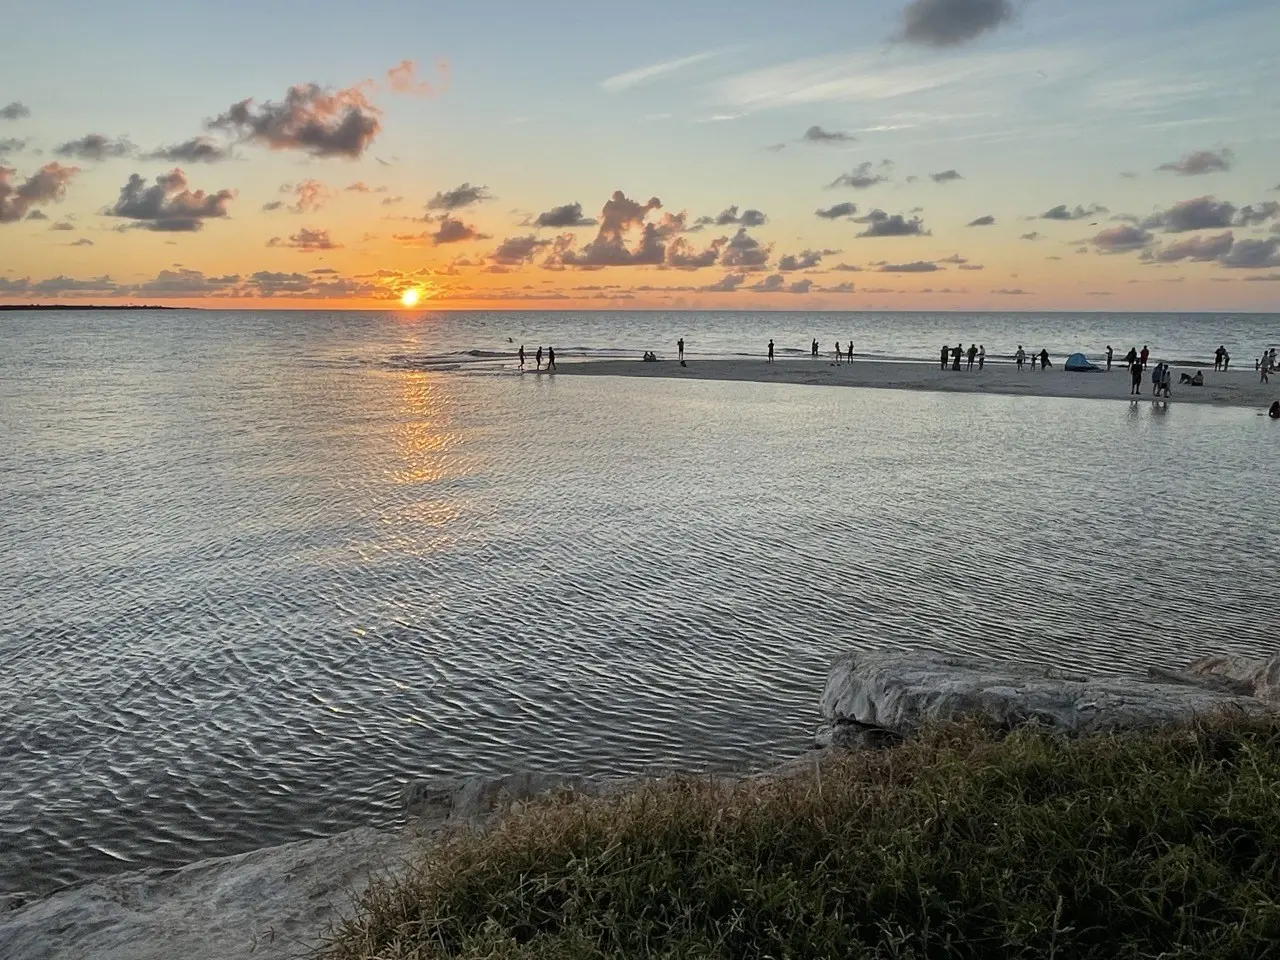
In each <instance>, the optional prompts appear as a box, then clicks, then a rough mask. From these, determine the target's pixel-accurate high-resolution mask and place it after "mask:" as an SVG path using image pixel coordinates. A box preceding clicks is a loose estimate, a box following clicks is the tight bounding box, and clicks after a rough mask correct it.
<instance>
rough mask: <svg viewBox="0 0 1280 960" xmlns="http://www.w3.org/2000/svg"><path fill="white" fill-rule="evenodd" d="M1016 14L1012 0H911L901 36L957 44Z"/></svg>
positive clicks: (922, 41)
mask: <svg viewBox="0 0 1280 960" xmlns="http://www.w3.org/2000/svg"><path fill="white" fill-rule="evenodd" d="M1013 17H1014V10H1013V4H1012V3H1010V2H1009V0H911V2H910V3H908V4H907V5H906V7H904V8H903V11H902V25H901V28H900V30H899V33H898V38H899V39H901V40H905V41H906V42H907V43H918V44H921V45H923V46H926V47H954V46H957V45H959V44H962V43H966V42H968V41H969V40H973V39H974V38H976V37H979V36H981V35H982V34H984V33H986V32H987V31H989V30H995V29H996V28H997V27H999V26H1001V25H1002V24H1005V23H1008V22H1009V21H1011V20H1012V19H1013Z"/></svg>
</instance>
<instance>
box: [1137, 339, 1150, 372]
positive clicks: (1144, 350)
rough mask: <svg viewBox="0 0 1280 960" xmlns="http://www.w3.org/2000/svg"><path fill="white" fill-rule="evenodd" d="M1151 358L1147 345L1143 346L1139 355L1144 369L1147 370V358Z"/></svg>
mask: <svg viewBox="0 0 1280 960" xmlns="http://www.w3.org/2000/svg"><path fill="white" fill-rule="evenodd" d="M1149 356H1151V351H1150V350H1148V349H1147V345H1146V344H1145V343H1144V344H1143V345H1142V352H1141V353H1140V354H1138V359H1139V360H1141V361H1142V369H1143V370H1145V369H1147V357H1149Z"/></svg>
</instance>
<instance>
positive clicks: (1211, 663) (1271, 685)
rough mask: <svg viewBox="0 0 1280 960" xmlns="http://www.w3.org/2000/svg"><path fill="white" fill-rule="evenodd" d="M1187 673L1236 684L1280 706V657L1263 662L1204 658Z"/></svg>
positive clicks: (1243, 659) (1273, 704) (1197, 661)
mask: <svg viewBox="0 0 1280 960" xmlns="http://www.w3.org/2000/svg"><path fill="white" fill-rule="evenodd" d="M1186 672H1187V673H1188V674H1190V675H1192V676H1197V677H1202V678H1206V679H1207V678H1215V679H1218V680H1221V681H1224V682H1226V683H1230V684H1236V685H1238V686H1239V687H1240V688H1241V689H1243V690H1244V691H1245V692H1246V693H1247V694H1248V695H1249V696H1251V697H1256V698H1257V699H1259V700H1261V701H1263V702H1264V703H1268V704H1271V705H1272V706H1278V707H1280V656H1274V657H1267V658H1266V659H1263V660H1246V659H1245V658H1244V657H1201V658H1200V659H1199V660H1196V661H1195V662H1193V663H1192V664H1190V665H1189V666H1188V667H1187V669H1186Z"/></svg>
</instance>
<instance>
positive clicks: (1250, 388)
mask: <svg viewBox="0 0 1280 960" xmlns="http://www.w3.org/2000/svg"><path fill="white" fill-rule="evenodd" d="M687 363H688V366H685V367H681V366H680V364H679V363H678V362H676V361H675V360H659V361H657V362H656V363H652V362H651V363H646V362H644V361H642V360H584V361H575V362H570V363H565V364H563V365H562V366H561V367H560V368H559V369H557V371H556V372H557V373H561V374H569V375H576V376H597V377H660V378H663V379H667V380H726V381H737V382H747V383H786V384H796V385H802V386H827V387H864V388H868V389H874V390H916V391H926V392H935V393H982V394H994V395H997V396H1011V397H1055V398H1062V399H1081V400H1140V401H1141V400H1146V401H1151V400H1154V399H1156V398H1155V397H1153V396H1152V393H1151V390H1152V384H1151V371H1150V369H1149V368H1148V370H1147V371H1146V372H1145V373H1144V374H1143V381H1142V392H1141V394H1139V395H1137V396H1136V397H1135V396H1131V395H1130V394H1129V386H1130V379H1129V374H1128V371H1126V370H1125V368H1124V365H1123V364H1116V365H1115V366H1114V367H1113V368H1112V371H1111V372H1110V373H1106V372H1105V371H1099V372H1095V373H1068V372H1066V371H1065V370H1063V369H1062V363H1061V360H1059V361H1058V363H1057V365H1056V366H1052V367H1050V368H1049V369H1048V370H1043V371H1040V370H1037V371H1036V372H1031V371H1030V370H1025V371H1023V372H1021V373H1019V371H1018V368H1017V367H1016V366H1015V365H1014V364H1012V363H988V364H987V365H986V367H985V368H984V369H983V370H978V369H977V368H976V367H975V369H974V370H973V371H972V372H966V371H964V370H960V371H955V370H950V369H948V370H943V369H941V367H940V366H934V365H933V364H932V363H921V362H914V363H912V362H907V363H901V362H889V361H879V360H865V361H864V360H857V359H855V360H854V362H853V363H852V364H850V363H841V364H839V365H837V364H836V363H835V361H833V360H831V359H830V358H828V357H819V358H818V359H816V360H813V359H809V358H804V359H799V360H796V359H783V360H776V361H774V362H773V363H768V362H766V361H765V360H764V358H750V359H740V360H738V359H734V360H688V361H687ZM1172 370H1173V379H1174V382H1173V385H1172V387H1171V390H1170V394H1171V395H1170V397H1169V401H1170V402H1172V403H1201V404H1212V405H1214V406H1227V407H1251V408H1256V409H1258V410H1263V411H1265V410H1266V408H1267V407H1268V406H1270V404H1271V403H1272V401H1274V400H1276V399H1280V375H1278V376H1277V379H1276V380H1275V381H1273V382H1272V383H1260V382H1259V375H1258V372H1257V371H1256V370H1249V369H1240V370H1228V371H1227V372H1225V373H1221V372H1218V373H1215V372H1214V371H1213V369H1212V365H1210V366H1209V368H1207V369H1206V368H1205V367H1198V366H1184V367H1179V366H1173V367H1172ZM1197 370H1201V371H1203V372H1204V378H1205V383H1204V386H1202V387H1192V386H1189V385H1187V384H1182V385H1179V384H1178V382H1177V379H1178V376H1179V374H1181V373H1184V372H1185V373H1191V374H1194V373H1195V372H1196V371H1197ZM527 372H529V373H533V372H535V371H531V370H529V371H527ZM544 372H545V371H544ZM1161 399H1163V398H1161Z"/></svg>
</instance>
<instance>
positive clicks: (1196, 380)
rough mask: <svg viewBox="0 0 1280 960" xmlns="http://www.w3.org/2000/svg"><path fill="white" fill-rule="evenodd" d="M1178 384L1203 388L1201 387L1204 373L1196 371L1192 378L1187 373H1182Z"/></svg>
mask: <svg viewBox="0 0 1280 960" xmlns="http://www.w3.org/2000/svg"><path fill="white" fill-rule="evenodd" d="M1178 382H1179V383H1189V384H1191V386H1193V387H1203V386H1204V371H1202V370H1197V371H1196V375H1195V376H1194V377H1193V376H1191V374H1189V373H1184V374H1183V375H1182V376H1180V377H1178Z"/></svg>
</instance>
